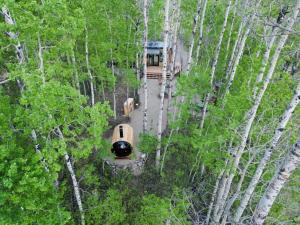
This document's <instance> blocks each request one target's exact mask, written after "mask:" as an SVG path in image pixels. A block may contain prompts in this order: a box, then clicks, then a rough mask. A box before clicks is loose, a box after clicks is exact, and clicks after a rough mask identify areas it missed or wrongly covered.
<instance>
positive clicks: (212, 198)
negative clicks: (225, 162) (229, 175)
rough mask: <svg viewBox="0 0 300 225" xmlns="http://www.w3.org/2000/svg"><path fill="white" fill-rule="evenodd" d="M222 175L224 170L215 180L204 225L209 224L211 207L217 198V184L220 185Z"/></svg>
mask: <svg viewBox="0 0 300 225" xmlns="http://www.w3.org/2000/svg"><path fill="white" fill-rule="evenodd" d="M223 174H224V170H222V171H221V173H220V174H219V176H218V178H217V181H216V184H215V187H214V190H213V194H212V196H211V200H210V204H209V207H208V212H207V216H206V220H205V224H206V225H208V224H209V221H210V216H211V213H212V210H213V205H214V202H215V198H216V196H217V191H218V188H219V183H220V180H221V178H222V176H223Z"/></svg>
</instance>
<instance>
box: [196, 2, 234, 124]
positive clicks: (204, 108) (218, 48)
mask: <svg viewBox="0 0 300 225" xmlns="http://www.w3.org/2000/svg"><path fill="white" fill-rule="evenodd" d="M231 2H232V1H231V0H230V1H228V4H227V7H226V11H225V17H224V22H223V26H222V30H221V33H220V37H219V41H218V44H217V47H216V49H215V54H214V58H213V63H212V67H211V74H210V86H211V90H210V91H209V92H208V94H207V95H206V97H205V100H204V106H203V110H202V117H201V121H200V128H201V129H202V128H203V126H204V121H205V117H206V111H207V106H208V102H209V99H210V96H211V92H212V90H213V88H214V79H215V73H216V68H217V64H218V60H219V55H220V51H221V45H222V41H223V37H224V33H225V30H226V26H227V21H228V16H229V12H230V7H231Z"/></svg>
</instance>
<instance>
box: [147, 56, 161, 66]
mask: <svg viewBox="0 0 300 225" xmlns="http://www.w3.org/2000/svg"><path fill="white" fill-rule="evenodd" d="M159 58H160V57H159V55H148V56H147V66H159Z"/></svg>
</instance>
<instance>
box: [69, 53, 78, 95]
mask: <svg viewBox="0 0 300 225" xmlns="http://www.w3.org/2000/svg"><path fill="white" fill-rule="evenodd" d="M71 59H72V64H73V70H74V75H75V85H76V89H77V90H78V92H79V94H80V84H79V76H78V71H77V67H76V58H75V53H74V50H73V49H72V50H71Z"/></svg>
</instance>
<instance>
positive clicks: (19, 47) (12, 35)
mask: <svg viewBox="0 0 300 225" xmlns="http://www.w3.org/2000/svg"><path fill="white" fill-rule="evenodd" d="M2 14H3V16H4V20H5V22H6V23H7V24H9V25H16V22H15V20H14V19H13V18H12V16H11V14H10V12H9V10H8V8H7V7H6V6H3V7H2ZM7 34H8V35H9V37H10V38H11V39H14V40H17V44H16V45H15V46H14V47H15V49H16V56H17V59H18V63H19V64H24V63H25V62H26V59H25V54H24V46H23V45H21V43H20V41H19V38H18V35H17V34H15V33H13V32H7ZM40 47H41V46H40ZM39 49H40V51H41V48H39ZM17 83H18V87H19V89H20V92H21V94H22V93H23V91H24V84H23V83H22V81H20V80H19V79H17ZM31 138H32V140H33V142H34V144H35V145H34V149H35V152H36V153H37V154H38V155H39V156H40V158H41V162H42V164H43V166H44V168H45V170H46V171H47V172H48V171H49V168H48V165H47V163H46V161H45V158H44V156H43V154H42V153H41V151H40V145H39V144H38V141H37V134H36V131H35V130H32V131H31Z"/></svg>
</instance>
